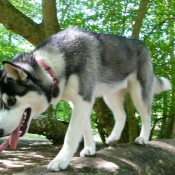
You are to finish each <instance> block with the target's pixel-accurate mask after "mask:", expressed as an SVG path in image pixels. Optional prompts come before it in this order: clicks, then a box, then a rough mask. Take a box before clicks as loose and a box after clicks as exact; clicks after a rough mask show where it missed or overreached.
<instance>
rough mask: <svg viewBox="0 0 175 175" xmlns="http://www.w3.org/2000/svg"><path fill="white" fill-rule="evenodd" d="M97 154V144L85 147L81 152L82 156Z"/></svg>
mask: <svg viewBox="0 0 175 175" xmlns="http://www.w3.org/2000/svg"><path fill="white" fill-rule="evenodd" d="M94 154H95V146H93V147H87V146H86V147H85V148H84V149H83V150H82V151H81V152H80V156H81V157H85V156H92V155H94Z"/></svg>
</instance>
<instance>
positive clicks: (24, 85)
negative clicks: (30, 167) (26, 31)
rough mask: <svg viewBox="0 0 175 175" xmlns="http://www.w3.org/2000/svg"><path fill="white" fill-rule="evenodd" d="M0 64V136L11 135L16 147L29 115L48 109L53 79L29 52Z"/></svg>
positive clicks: (27, 125) (29, 120)
mask: <svg viewBox="0 0 175 175" xmlns="http://www.w3.org/2000/svg"><path fill="white" fill-rule="evenodd" d="M26 57H27V58H26ZM26 60H28V61H26ZM2 64H3V67H4V70H1V71H0V104H1V111H0V136H1V137H3V136H8V135H10V146H11V147H12V148H16V146H17V143H18V140H19V137H21V136H23V135H24V134H25V133H26V132H27V130H28V128H29V125H30V122H31V120H32V118H33V117H34V116H36V115H38V114H40V113H42V112H43V111H45V110H46V109H47V107H48V105H49V102H50V101H51V98H52V95H51V94H52V93H51V88H52V80H51V78H50V77H49V76H46V75H47V74H46V73H45V71H44V70H43V69H42V68H41V67H40V66H39V65H38V64H37V62H36V61H35V59H34V58H33V56H32V54H30V55H29V54H24V55H19V56H17V59H16V58H15V59H14V60H13V63H11V62H7V61H4V62H3V63H2ZM43 77H45V78H43Z"/></svg>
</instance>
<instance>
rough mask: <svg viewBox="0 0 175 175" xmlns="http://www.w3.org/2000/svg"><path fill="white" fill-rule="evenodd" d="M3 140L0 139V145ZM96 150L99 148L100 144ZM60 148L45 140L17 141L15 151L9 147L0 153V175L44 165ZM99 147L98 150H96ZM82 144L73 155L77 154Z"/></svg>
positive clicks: (8, 174) (27, 139) (29, 139)
mask: <svg viewBox="0 0 175 175" xmlns="http://www.w3.org/2000/svg"><path fill="white" fill-rule="evenodd" d="M3 141H4V139H0V144H1V143H2V142H3ZM98 145H99V146H97V149H98V150H99V149H100V148H101V143H99V144H98ZM61 147H62V146H53V145H52V143H51V142H49V141H48V140H47V139H37V138H24V139H22V140H20V141H19V143H18V147H17V149H16V150H14V149H11V148H10V147H9V146H8V147H7V148H6V149H5V150H3V151H2V153H0V175H1V174H3V175H12V174H15V175H16V174H21V172H23V171H26V170H29V169H31V168H34V167H40V166H44V165H45V168H46V165H47V164H48V163H49V162H50V161H51V160H52V159H53V158H54V157H55V156H56V155H57V154H58V152H59V150H60V149H61ZM98 147H99V148H98ZM82 148H83V144H80V147H79V149H78V151H77V153H76V154H75V156H77V157H79V153H80V151H81V149H82Z"/></svg>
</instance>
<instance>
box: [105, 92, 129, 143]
mask: <svg viewBox="0 0 175 175" xmlns="http://www.w3.org/2000/svg"><path fill="white" fill-rule="evenodd" d="M124 94H125V90H124V89H122V90H119V91H118V92H116V93H115V94H108V95H105V96H104V97H103V98H104V101H105V103H106V104H107V105H108V106H109V108H110V109H111V110H112V112H113V115H114V118H115V125H114V128H113V130H112V133H111V134H110V136H109V137H108V138H107V140H106V143H107V144H109V143H110V142H114V141H117V140H119V139H120V136H121V133H122V130H123V128H124V125H125V120H126V113H125V110H124V108H123V98H124Z"/></svg>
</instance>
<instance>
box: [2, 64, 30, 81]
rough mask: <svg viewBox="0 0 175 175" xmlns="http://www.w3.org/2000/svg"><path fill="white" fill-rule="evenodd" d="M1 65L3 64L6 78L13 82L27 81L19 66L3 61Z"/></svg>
mask: <svg viewBox="0 0 175 175" xmlns="http://www.w3.org/2000/svg"><path fill="white" fill-rule="evenodd" d="M2 64H3V67H4V70H5V71H6V73H7V76H8V77H10V78H12V79H14V80H22V81H26V80H27V74H26V73H25V72H24V70H23V69H22V68H20V67H19V66H17V65H15V64H13V63H11V62H9V61H3V62H2Z"/></svg>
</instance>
